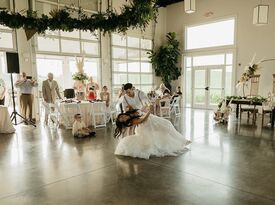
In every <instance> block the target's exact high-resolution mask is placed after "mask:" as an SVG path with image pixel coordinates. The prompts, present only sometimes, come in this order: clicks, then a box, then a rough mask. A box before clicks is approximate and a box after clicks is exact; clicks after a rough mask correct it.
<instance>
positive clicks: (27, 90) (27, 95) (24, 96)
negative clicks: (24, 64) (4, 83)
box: [15, 72, 38, 123]
mask: <svg viewBox="0 0 275 205" xmlns="http://www.w3.org/2000/svg"><path fill="white" fill-rule="evenodd" d="M37 86H38V83H37V82H36V81H35V80H33V79H32V77H29V76H27V75H26V73H25V72H22V76H21V78H20V79H19V80H17V81H16V83H15V87H17V88H19V89H20V93H21V95H20V106H21V111H22V115H23V116H24V117H25V118H27V110H29V113H28V114H29V116H28V118H27V119H29V120H30V121H32V103H33V94H32V89H33V87H37ZM25 123H26V122H25Z"/></svg>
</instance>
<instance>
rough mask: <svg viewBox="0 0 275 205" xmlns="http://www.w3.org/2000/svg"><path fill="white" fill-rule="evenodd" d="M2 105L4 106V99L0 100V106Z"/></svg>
mask: <svg viewBox="0 0 275 205" xmlns="http://www.w3.org/2000/svg"><path fill="white" fill-rule="evenodd" d="M4 104H5V97H4V98H3V99H2V100H0V105H4Z"/></svg>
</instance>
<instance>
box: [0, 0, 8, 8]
mask: <svg viewBox="0 0 275 205" xmlns="http://www.w3.org/2000/svg"><path fill="white" fill-rule="evenodd" d="M1 8H6V9H9V8H10V0H1Z"/></svg>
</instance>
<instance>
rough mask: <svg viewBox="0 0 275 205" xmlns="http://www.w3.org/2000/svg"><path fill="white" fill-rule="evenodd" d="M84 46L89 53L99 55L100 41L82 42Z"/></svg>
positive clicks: (84, 49)
mask: <svg viewBox="0 0 275 205" xmlns="http://www.w3.org/2000/svg"><path fill="white" fill-rule="evenodd" d="M82 48H83V51H84V52H85V53H87V54H92V55H99V50H98V43H90V42H82Z"/></svg>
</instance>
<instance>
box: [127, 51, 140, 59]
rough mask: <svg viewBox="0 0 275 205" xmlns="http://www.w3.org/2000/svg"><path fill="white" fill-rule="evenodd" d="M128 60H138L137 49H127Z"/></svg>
mask: <svg viewBox="0 0 275 205" xmlns="http://www.w3.org/2000/svg"><path fill="white" fill-rule="evenodd" d="M128 59H129V60H139V50H134V49H128Z"/></svg>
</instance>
